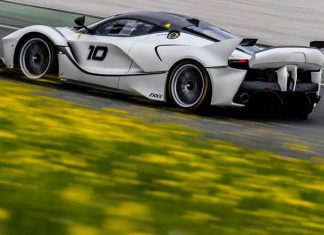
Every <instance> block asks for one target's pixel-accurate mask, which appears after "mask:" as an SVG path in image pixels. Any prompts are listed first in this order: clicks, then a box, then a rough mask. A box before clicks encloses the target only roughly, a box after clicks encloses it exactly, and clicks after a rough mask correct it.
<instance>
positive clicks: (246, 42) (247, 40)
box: [240, 38, 258, 47]
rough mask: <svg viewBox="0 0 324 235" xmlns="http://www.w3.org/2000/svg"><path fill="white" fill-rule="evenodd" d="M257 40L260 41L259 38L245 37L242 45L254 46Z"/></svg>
mask: <svg viewBox="0 0 324 235" xmlns="http://www.w3.org/2000/svg"><path fill="white" fill-rule="evenodd" d="M257 41H258V39H253V38H245V39H243V40H242V42H241V43H240V46H243V47H252V46H255V44H256V43H257Z"/></svg>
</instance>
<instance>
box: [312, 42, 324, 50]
mask: <svg viewBox="0 0 324 235" xmlns="http://www.w3.org/2000/svg"><path fill="white" fill-rule="evenodd" d="M310 47H315V48H317V49H324V41H313V42H311V43H310Z"/></svg>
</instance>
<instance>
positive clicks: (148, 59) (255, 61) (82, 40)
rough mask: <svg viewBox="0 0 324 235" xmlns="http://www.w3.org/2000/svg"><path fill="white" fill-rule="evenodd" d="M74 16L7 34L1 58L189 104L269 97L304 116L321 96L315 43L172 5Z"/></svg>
mask: <svg viewBox="0 0 324 235" xmlns="http://www.w3.org/2000/svg"><path fill="white" fill-rule="evenodd" d="M75 22H76V24H77V25H78V27H75V28H64V27H59V28H53V27H48V26H40V25H37V26H30V27H27V28H23V29H20V30H18V31H16V32H14V33H12V34H10V35H9V36H7V37H5V38H3V39H2V47H3V56H2V58H3V59H2V63H3V64H4V66H5V67H6V68H8V69H20V70H21V71H22V73H23V74H24V75H25V76H26V77H28V78H31V79H38V78H43V77H45V78H46V75H48V74H54V75H56V76H57V77H58V78H59V79H60V80H61V81H64V82H68V83H77V84H79V85H85V86H91V87H101V88H109V89H115V90H118V91H125V92H130V93H133V94H138V95H141V96H144V97H146V98H148V99H150V100H156V101H163V102H170V103H172V104H174V105H176V106H178V107H181V108H184V109H192V110H196V109H200V108H202V107H204V106H206V105H212V106H231V107H245V106H249V105H251V106H257V107H264V108H265V109H269V108H271V107H270V105H271V106H275V107H276V108H278V107H279V108H280V109H281V108H284V109H289V110H292V111H294V112H297V113H298V115H301V116H303V117H307V116H308V114H309V113H310V112H311V111H312V109H313V107H314V106H315V104H316V103H318V102H319V100H320V83H321V74H322V70H321V68H322V66H323V63H324V56H323V54H322V53H321V51H320V50H319V49H317V48H315V47H271V48H264V47H260V46H258V45H257V44H256V41H257V40H254V39H243V40H242V39H241V38H239V37H237V36H235V35H232V34H230V33H228V32H226V31H224V30H222V29H220V28H218V27H215V26H213V25H211V24H209V23H206V22H203V21H201V20H198V19H196V18H193V17H187V16H183V15H178V14H171V13H160V12H135V13H127V14H120V15H116V16H113V17H110V18H107V19H104V20H101V21H99V22H97V23H95V24H93V25H90V26H88V27H87V26H85V25H84V22H85V17H79V18H77V19H76V20H75ZM319 44H321V43H319ZM314 45H315V46H316V43H315V44H314Z"/></svg>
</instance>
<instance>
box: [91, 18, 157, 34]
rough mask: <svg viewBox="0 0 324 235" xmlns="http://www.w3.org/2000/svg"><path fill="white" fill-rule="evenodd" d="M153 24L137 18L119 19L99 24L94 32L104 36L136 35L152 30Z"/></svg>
mask: <svg viewBox="0 0 324 235" xmlns="http://www.w3.org/2000/svg"><path fill="white" fill-rule="evenodd" d="M154 28H155V25H153V24H150V23H146V22H142V21H139V20H128V19H119V20H112V21H108V22H106V23H103V24H102V25H100V26H99V27H98V28H97V29H96V32H95V34H98V35H105V36H124V37H136V36H141V35H145V34H148V33H150V32H152V31H153V30H154Z"/></svg>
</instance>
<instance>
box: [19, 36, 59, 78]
mask: <svg viewBox="0 0 324 235" xmlns="http://www.w3.org/2000/svg"><path fill="white" fill-rule="evenodd" d="M18 56H19V60H18V63H19V68H20V70H21V72H22V73H23V74H24V75H25V76H26V77H27V78H30V79H38V78H43V77H45V76H46V75H49V74H54V73H55V69H56V64H57V62H56V61H57V55H56V53H55V47H54V45H53V43H52V42H51V41H50V40H49V39H47V38H46V37H42V36H30V37H28V38H26V39H25V40H24V41H23V42H22V44H21V47H20V50H19V53H18Z"/></svg>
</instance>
